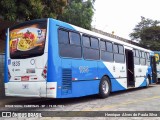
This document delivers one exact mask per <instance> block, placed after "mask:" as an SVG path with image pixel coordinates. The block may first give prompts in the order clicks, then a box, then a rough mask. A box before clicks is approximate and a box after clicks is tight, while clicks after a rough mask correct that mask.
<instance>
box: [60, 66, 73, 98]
mask: <svg viewBox="0 0 160 120" xmlns="http://www.w3.org/2000/svg"><path fill="white" fill-rule="evenodd" d="M71 92H72V70H71V69H62V94H63V95H65V94H71Z"/></svg>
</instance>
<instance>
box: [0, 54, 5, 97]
mask: <svg viewBox="0 0 160 120" xmlns="http://www.w3.org/2000/svg"><path fill="white" fill-rule="evenodd" d="M0 96H4V54H1V53H0Z"/></svg>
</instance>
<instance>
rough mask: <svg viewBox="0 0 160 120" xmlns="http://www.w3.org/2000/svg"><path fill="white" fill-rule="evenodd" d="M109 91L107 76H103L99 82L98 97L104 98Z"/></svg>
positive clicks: (109, 84) (109, 85)
mask: <svg viewBox="0 0 160 120" xmlns="http://www.w3.org/2000/svg"><path fill="white" fill-rule="evenodd" d="M110 92H111V83H110V81H109V79H108V77H106V76H104V77H103V78H102V79H101V81H100V84H99V97H100V98H106V97H108V96H109V94H110Z"/></svg>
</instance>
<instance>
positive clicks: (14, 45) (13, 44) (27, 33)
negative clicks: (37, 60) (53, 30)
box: [9, 20, 47, 59]
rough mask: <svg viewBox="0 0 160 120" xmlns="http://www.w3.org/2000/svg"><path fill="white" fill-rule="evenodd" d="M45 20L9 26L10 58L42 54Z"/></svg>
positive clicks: (45, 30) (45, 28)
mask: <svg viewBox="0 0 160 120" xmlns="http://www.w3.org/2000/svg"><path fill="white" fill-rule="evenodd" d="M46 32H47V20H45V21H37V22H27V23H24V24H20V25H17V26H15V27H12V28H10V32H9V48H10V50H9V51H10V57H11V59H25V58H30V57H36V56H40V55H43V54H44V47H45V41H46Z"/></svg>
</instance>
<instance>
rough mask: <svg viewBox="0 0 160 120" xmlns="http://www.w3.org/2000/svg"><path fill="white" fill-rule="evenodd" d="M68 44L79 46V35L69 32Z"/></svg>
mask: <svg viewBox="0 0 160 120" xmlns="http://www.w3.org/2000/svg"><path fill="white" fill-rule="evenodd" d="M69 38H70V44H74V45H80V43H81V42H80V34H78V33H75V32H69Z"/></svg>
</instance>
